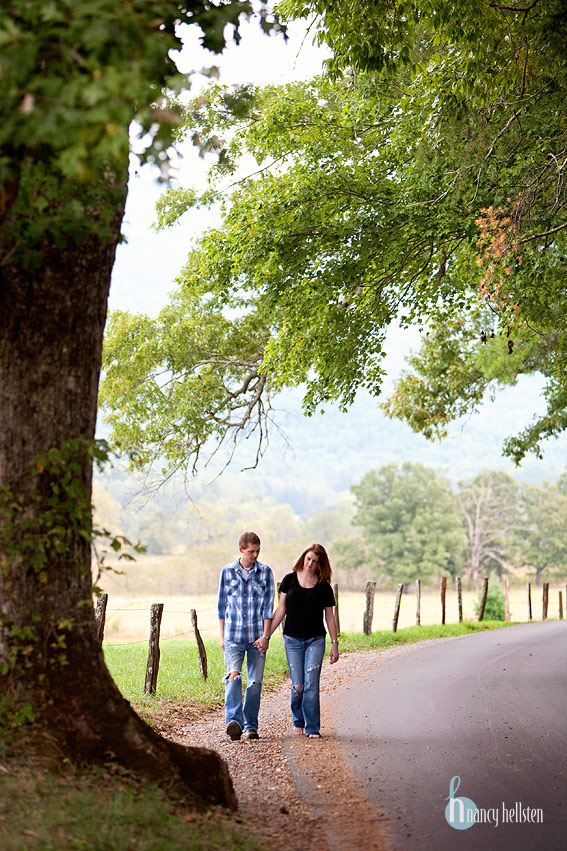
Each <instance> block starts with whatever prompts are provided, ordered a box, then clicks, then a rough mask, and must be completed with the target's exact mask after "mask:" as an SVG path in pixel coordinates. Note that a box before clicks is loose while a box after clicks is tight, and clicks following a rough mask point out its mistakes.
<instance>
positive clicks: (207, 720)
mask: <svg viewBox="0 0 567 851" xmlns="http://www.w3.org/2000/svg"><path fill="white" fill-rule="evenodd" d="M405 650H406V648H404V647H397V648H392V649H390V650H385V651H366V652H358V653H351V654H346V655H342V656H341V657H340V659H339V661H338V663H337V664H336V665H333V666H330V665H329V663H328V662H326V663H325V667H324V671H323V674H322V677H321V721H322V724H321V733H322V736H323V738H322V739H320V740H311V739H307V738H306V737H304V736H301V737H300V736H296V735H294V733H293V729H292V728H291V716H290V711H289V682H287V683H284V684H283V685H282V686H280V688H278V689H277V690H276V691H273V692H269V693H265V694H264V695H263V697H262V706H261V710H260V730H259V734H260V739H259V740H258V741H254V742H236V743H235V742H231V741H230V739H228V737H227V736H226V733H225V724H224V711H223V710H217V711H214V712H209V713H207V715H206V716H202V715H201V716H197V715H196V713H195V709H194V707H189V706H184V705H183V704H177V705H176V706H175V710H174V711H173V712H172V713H171V714H169V715H167V716H166V717H162V718H161V719H160V722H159V730H160V732H162V733H163V734H164V735H166V736H167V737H168V738H170V739H173V740H174V741H176V742H180V743H181V744H185V745H198V746H201V747H208V748H213V749H214V750H216V751H218V752H219V753H220V754H221V756H222V757H223V758H224V759H225V760H226V762H227V763H228V766H229V769H230V773H231V776H232V779H233V783H234V787H235V791H236V795H237V798H238V803H239V809H238V812H237V813H236V815H235V816H232V818H234V819H235V820H236V821H237V822H239V823H241V824H244V825H245V826H246V827H247V828H248V829H249V830H250V833H251V834H253V835H255V836H257V837H258V840H259V841H260V842H261V843H263V844H265V845H266V847H269V848H270V849H271V851H305V848H307V847H316V848H318V849H321V851H324V849H328V851H338V849H341V851H344V849H345V848H356V849H357V851H388V844H387V839H386V833H385V827H386V826H387V817H386V815H385V814H384V813H380V812H377V811H376V809H375V808H371V807H370V805H369V804H368V803H367V801H366V800H365V799H364V797H363V796H362V795H361V793H360V792H359V791H358V789H357V788H356V785H355V783H354V782H353V780H352V778H351V775H350V772H349V770H348V767H347V765H346V763H345V761H344V758H343V755H342V750H341V745H340V740H339V738H338V736H337V731H336V730H334V729H333V726H332V704H333V694H334V693H335V692H336V691H337V689H341V688H345V687H346V688H348V683H349V681H352V679H353V678H355V677H357V676H359V675H361V674H363V673H365V672H366V671H368V670H370V669H372V668H374V667H376V666H378V665H380V664H383V662H384V661H386V659H388V658H390V657H391V656H392V655H394V654H398V653H400V652H404V651H405Z"/></svg>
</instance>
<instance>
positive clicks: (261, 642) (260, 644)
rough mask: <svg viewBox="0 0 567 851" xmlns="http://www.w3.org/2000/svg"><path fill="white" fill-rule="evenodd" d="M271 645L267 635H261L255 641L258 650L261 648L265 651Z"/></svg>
mask: <svg viewBox="0 0 567 851" xmlns="http://www.w3.org/2000/svg"><path fill="white" fill-rule="evenodd" d="M269 646H270V639H269V638H266V636H265V635H261V636H260V638H257V639H256V641H255V642H254V647H255V648H256V649H257V650H260V651H261V652H262V653H265V652H266V650H267V649H268V647H269Z"/></svg>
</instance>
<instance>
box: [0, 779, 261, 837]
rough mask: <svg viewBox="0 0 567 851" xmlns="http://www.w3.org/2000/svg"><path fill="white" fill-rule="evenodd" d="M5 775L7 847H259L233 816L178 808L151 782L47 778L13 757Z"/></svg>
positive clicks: (0, 786) (2, 819)
mask: <svg viewBox="0 0 567 851" xmlns="http://www.w3.org/2000/svg"><path fill="white" fill-rule="evenodd" d="M5 770H7V771H8V773H4V772H2V773H0V848H2V851H35V849H37V851H40V850H41V851H47V849H54V851H61V849H65V851H79V849H80V851H164V849H167V851H203V849H205V848H206V849H211V850H212V849H225V848H231V849H238V851H245V849H246V851H248V849H251V851H258V849H260V847H261V846H260V845H258V844H257V843H256V842H254V840H253V839H252V840H251V838H250V835H249V833H248V831H246V830H245V829H244V827H243V826H241V825H239V824H237V823H236V822H235V821H234V820H233V818H232V817H228V816H226V817H222V818H221V817H219V815H218V813H217V814H215V815H214V816H213V815H212V813H211V814H208V815H207V814H206V815H204V816H199V815H196V814H195V813H193V812H188V811H187V808H183V807H181V806H180V805H177V806H174V805H173V804H172V803H171V801H169V800H168V799H167V798H166V796H165V795H164V793H163V792H161V791H160V790H159V789H157V788H155V787H153V786H139V785H136V784H133V783H132V782H131V781H128V780H126V779H124V778H120V777H111V776H109V775H107V774H105V773H102V772H96V771H91V772H87V773H81V774H80V775H76V774H73V773H71V772H69V773H68V774H67V775H65V777H52V776H46V775H45V774H43V773H40V772H36V773H34V772H32V771H30V770H29V769H28V768H26V767H22V766H19V767H18V766H14V765H13V764H10V763H8V769H5Z"/></svg>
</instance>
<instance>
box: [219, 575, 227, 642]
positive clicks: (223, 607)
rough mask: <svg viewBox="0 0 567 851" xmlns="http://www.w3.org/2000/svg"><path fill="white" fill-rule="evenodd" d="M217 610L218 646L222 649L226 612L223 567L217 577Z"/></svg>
mask: <svg viewBox="0 0 567 851" xmlns="http://www.w3.org/2000/svg"><path fill="white" fill-rule="evenodd" d="M217 612H218V617H219V632H220V646H221V650H223V651H224V615H225V612H226V593H225V582H224V568H223V569H222V570H221V575H220V579H219V596H218V600H217Z"/></svg>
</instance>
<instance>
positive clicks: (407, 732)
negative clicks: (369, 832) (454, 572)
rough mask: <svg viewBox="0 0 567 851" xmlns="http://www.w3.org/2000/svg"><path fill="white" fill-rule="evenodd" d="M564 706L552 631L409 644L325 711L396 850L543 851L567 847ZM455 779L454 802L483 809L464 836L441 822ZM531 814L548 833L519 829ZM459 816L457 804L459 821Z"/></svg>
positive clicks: (529, 826) (563, 645) (563, 661)
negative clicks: (384, 819)
mask: <svg viewBox="0 0 567 851" xmlns="http://www.w3.org/2000/svg"><path fill="white" fill-rule="evenodd" d="M566 702H567V623H565V622H562V621H558V622H546V623H534V624H523V625H519V626H514V627H508V628H506V629H503V630H496V631H493V632H486V633H481V634H476V635H470V636H463V637H461V638H456V639H450V640H443V641H439V642H432V643H427V644H423V645H416V647H415V648H412V649H411V650H410V651H409V652H407V653H404V654H403V655H400V656H397V657H394V658H392V659H390V660H389V661H386V662H385V664H384V665H382V666H381V667H379V668H377V669H375V670H373V671H371V672H370V673H369V674H367V675H365V676H364V677H361V678H358V679H357V680H355V681H353V682H352V683H351V684H350V686H349V687H348V688H347V689H342V690H341V693H340V694H339V695H337V697H336V699H335V700H334V702H333V705H332V708H331V711H332V717H333V723H334V725H335V727H336V729H337V730H338V731H339V735H340V739H341V742H342V746H343V754H344V756H345V759H346V761H347V763H348V764H349V765H350V766H351V768H352V772H353V774H354V776H355V777H356V779H357V780H358V783H359V785H360V788H361V789H362V791H363V793H364V796H365V797H366V799H367V800H368V801H369V802H370V803H371V804H372V805H373V806H375V807H376V808H377V810H378V811H379V812H381V813H382V814H383V815H385V816H386V818H387V821H386V825H387V835H388V837H389V839H390V842H391V847H392V849H394V851H414V849H415V851H417V849H419V851H453V849H459V851H477V849H482V851H491V849H495V851H508V849H510V851H511V849H514V851H525V849H536V848H538V849H540V848H541V849H546V851H547V849H559V848H567V767H566V760H567V711H566ZM452 778H460V787H459V788H457V787H458V781H457V780H454V781H453V794H452V797H453V798H468V799H470V800H471V801H472V802H474V804H475V805H476V807H477V810H478V812H477V815H476V817H475V818H476V819H477V821H476V823H474V824H473V825H472V827H469V828H467V829H456V828H454V827H452V826H450V825H449V823H448V821H447V819H446V817H445V808H446V806H447V803H448V798H449V795H450V791H451V785H450V784H451V781H452ZM517 805H519V806H520V809H518V807H517ZM462 806H463V808H465V807H466V802H463V805H462ZM532 810H533V811H534V812H532ZM538 810H541V811H542V816H543V823H537V822H536V821H534V822H530V821H527V820H526V819H528V818H533V819H537V818H538V817H539V813H538V812H537V811H538ZM461 811H462V810H461V804H459V803H455V804H453V818H454V820H455V821H458V820H459V818H460V813H461ZM465 811H466V810H465ZM505 814H506V816H507V819H508V823H503V819H504V815H505ZM465 819H466V816H465ZM478 819H480V820H481V821H478ZM497 819H498V822H496V820H497ZM482 820H484V823H482ZM359 851H364V849H359Z"/></svg>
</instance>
